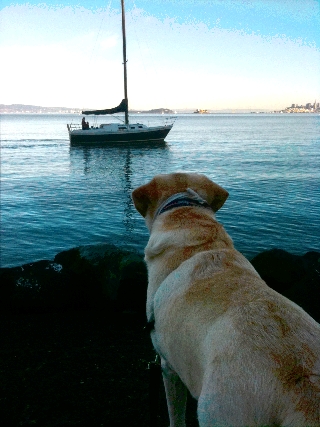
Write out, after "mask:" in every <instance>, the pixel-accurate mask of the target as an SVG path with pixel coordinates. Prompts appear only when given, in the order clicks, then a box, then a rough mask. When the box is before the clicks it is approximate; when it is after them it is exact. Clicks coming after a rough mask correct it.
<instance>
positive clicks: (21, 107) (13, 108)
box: [0, 104, 173, 114]
mask: <svg viewBox="0 0 320 427" xmlns="http://www.w3.org/2000/svg"><path fill="white" fill-rule="evenodd" d="M0 113H2V114H10V113H11V114H14V113H15V114H19V113H21V114H27V113H29V114H70V113H74V114H81V109H79V108H69V107H41V106H39V105H25V104H11V105H5V104H0ZM130 113H151V114H173V111H172V110H169V109H168V108H157V109H154V110H147V111H142V110H130Z"/></svg>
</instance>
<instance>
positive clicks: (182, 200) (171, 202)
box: [153, 188, 211, 221]
mask: <svg viewBox="0 0 320 427" xmlns="http://www.w3.org/2000/svg"><path fill="white" fill-rule="evenodd" d="M184 206H197V207H203V208H209V209H211V207H210V205H209V204H208V202H207V201H206V200H204V199H203V198H202V197H200V196H199V194H198V193H196V192H195V191H194V190H192V189H191V188H187V190H186V191H184V192H182V193H176V194H173V195H172V196H170V197H169V198H168V199H166V200H165V201H164V202H163V203H162V204H161V205H160V206H159V208H158V210H157V211H156V213H155V215H154V218H153V221H154V220H155V219H156V218H157V217H158V216H159V215H161V214H163V213H164V212H167V211H169V210H171V209H175V208H180V207H184Z"/></svg>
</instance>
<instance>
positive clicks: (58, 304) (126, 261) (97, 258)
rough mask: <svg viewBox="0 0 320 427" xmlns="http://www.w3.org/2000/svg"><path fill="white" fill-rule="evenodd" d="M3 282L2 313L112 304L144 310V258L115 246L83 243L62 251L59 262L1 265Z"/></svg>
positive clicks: (0, 292)
mask: <svg viewBox="0 0 320 427" xmlns="http://www.w3.org/2000/svg"><path fill="white" fill-rule="evenodd" d="M0 280H1V287H0V307H1V309H2V311H3V310H6V311H11V312H43V311H48V310H70V309H75V310H79V309H81V310H83V309H101V308H103V309H105V308H107V309H108V310H127V311H134V312H138V311H139V312H140V311H141V312H143V315H144V313H145V300H146V289H147V271H146V267H145V264H144V261H143V258H142V256H141V255H140V254H138V253H132V252H129V251H126V250H122V249H119V248H117V247H116V246H114V245H90V246H81V247H78V248H74V249H70V250H68V251H64V252H61V253H59V254H57V255H56V257H55V258H54V261H49V260H44V261H38V262H35V263H31V264H25V265H23V266H21V267H14V268H2V269H0ZM142 307H143V308H142Z"/></svg>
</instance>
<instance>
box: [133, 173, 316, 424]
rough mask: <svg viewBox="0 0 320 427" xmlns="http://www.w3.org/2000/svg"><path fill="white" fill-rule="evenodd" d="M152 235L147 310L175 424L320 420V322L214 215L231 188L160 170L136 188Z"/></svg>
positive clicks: (136, 199) (139, 207)
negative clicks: (188, 417)
mask: <svg viewBox="0 0 320 427" xmlns="http://www.w3.org/2000/svg"><path fill="white" fill-rule="evenodd" d="M132 196H133V201H134V204H135V207H136V209H137V210H138V211H139V212H140V214H141V215H142V216H143V217H144V218H145V220H146V225H147V227H148V229H149V231H150V239H149V242H148V244H147V247H146V249H145V260H146V262H147V267H148V275H149V285H148V292H147V317H148V320H149V322H154V330H153V331H152V333H151V337H152V341H153V345H154V347H155V350H156V351H157V352H158V354H159V355H160V357H161V364H162V370H163V379H164V384H165V389H166V396H167V403H168V411H169V417H170V426H171V427H181V426H185V404H186V389H188V390H189V391H190V393H191V394H192V396H194V397H195V398H196V399H197V400H198V420H199V425H200V426H201V427H214V426H216V427H251V426H259V427H261V426H269V427H271V426H274V427H275V426H285V427H304V426H308V427H316V426H318V427H319V426H320V325H319V324H318V323H316V322H315V321H314V320H313V319H312V318H311V317H310V316H309V315H308V314H307V313H306V312H305V311H304V310H302V309H301V308H300V307H298V306H297V305H296V304H294V303H293V302H291V301H289V300H288V299H287V298H285V297H283V296H281V295H280V294H278V293H277V292H275V291H274V290H272V289H271V288H269V287H268V286H267V285H266V283H265V282H264V281H263V280H262V279H261V278H260V276H259V274H258V273H257V272H256V271H255V269H254V268H253V267H252V265H251V264H250V263H249V262H248V261H247V259H246V258H245V257H244V256H243V255H241V254H240V253H239V252H238V251H237V250H235V248H234V246H233V243H232V240H231V238H230V237H229V236H228V234H227V233H226V231H225V230H224V228H223V226H222V225H221V224H219V223H218V222H217V221H216V219H215V215H214V214H215V212H216V211H217V210H218V209H219V208H221V206H222V205H223V204H224V202H225V200H226V199H227V197H228V192H227V191H226V190H224V189H223V188H221V187H220V186H219V185H217V184H215V183H214V182H212V181H211V180H209V179H208V178H206V177H205V176H203V175H198V174H186V173H175V174H170V175H159V176H156V177H155V178H153V179H152V180H151V181H150V182H149V183H148V184H146V185H143V186H141V187H139V188H137V189H136V190H134V191H133V193H132Z"/></svg>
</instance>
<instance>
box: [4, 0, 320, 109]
mask: <svg viewBox="0 0 320 427" xmlns="http://www.w3.org/2000/svg"><path fill="white" fill-rule="evenodd" d="M125 3H126V24H127V25H126V29H127V59H128V62H127V67H128V98H129V108H130V109H151V108H161V107H162V108H170V109H174V110H179V109H182V110H183V109H196V108H201V109H209V110H219V109H225V108H231V109H241V108H243V109H266V110H267V109H268V110H277V109H283V108H285V107H287V106H291V104H293V103H295V104H303V105H304V104H306V103H308V102H314V101H315V100H317V101H318V102H320V0H171V1H169V0H126V2H125ZM120 13H121V10H120V0H105V1H102V0H96V1H93V0H90V1H89V0H86V1H81V0H79V1H72V0H70V1H63V0H48V1H42V2H37V1H33V0H29V1H28V2H26V3H25V2H22V1H21V2H20V1H19V2H16V1H7V0H0V31H1V33H0V37H1V38H0V55H1V56H0V57H1V62H2V66H1V69H0V82H1V97H0V103H2V104H31V105H40V106H46V107H50V106H52V107H53V106H54V107H58V106H59V107H74V108H111V107H114V106H116V105H118V104H119V103H120V101H121V99H122V98H123V71H122V70H123V65H122V62H123V60H122V39H121V15H120Z"/></svg>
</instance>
